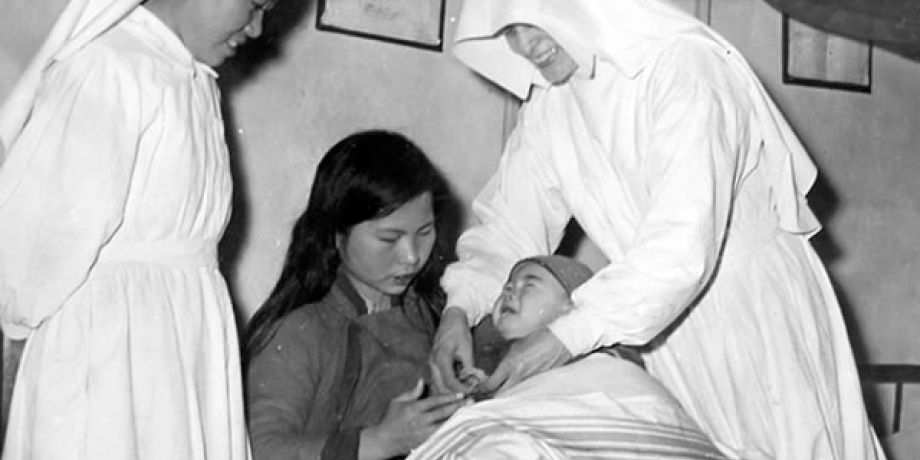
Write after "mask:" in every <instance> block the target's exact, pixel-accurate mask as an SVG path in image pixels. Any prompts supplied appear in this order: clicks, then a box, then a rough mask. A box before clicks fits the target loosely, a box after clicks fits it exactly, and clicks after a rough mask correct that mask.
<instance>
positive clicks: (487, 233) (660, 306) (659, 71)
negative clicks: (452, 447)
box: [432, 0, 884, 460]
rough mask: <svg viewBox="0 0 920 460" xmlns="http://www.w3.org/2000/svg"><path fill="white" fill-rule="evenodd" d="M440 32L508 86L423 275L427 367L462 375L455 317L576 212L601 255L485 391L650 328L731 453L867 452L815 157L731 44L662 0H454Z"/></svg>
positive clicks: (681, 394) (654, 360) (645, 336)
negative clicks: (479, 167)
mask: <svg viewBox="0 0 920 460" xmlns="http://www.w3.org/2000/svg"><path fill="white" fill-rule="evenodd" d="M455 53H456V55H457V57H458V58H459V59H460V60H461V61H462V62H463V63H465V64H466V65H468V66H469V67H470V68H472V69H473V70H475V71H476V72H478V73H480V74H482V75H483V76H485V77H486V78H488V79H490V80H492V81H494V82H495V83H497V84H499V85H501V86H502V87H504V88H505V89H507V90H508V91H510V92H511V93H513V94H515V95H516V96H518V97H519V98H521V99H522V100H523V101H524V104H523V106H522V108H521V110H520V113H519V120H518V124H517V126H516V127H515V129H514V131H513V133H512V134H511V136H510V139H509V141H508V143H507V145H506V146H505V150H504V153H503V155H502V158H501V162H500V165H499V167H498V171H497V172H496V173H495V175H494V176H493V177H492V178H491V180H490V181H489V182H488V184H487V185H486V186H485V188H484V189H483V190H482V191H481V193H480V194H479V195H478V197H477V198H476V200H475V202H474V204H473V209H474V212H475V215H476V217H477V218H478V219H479V222H480V223H479V224H478V225H476V226H474V227H472V228H471V229H469V230H467V231H466V232H465V233H464V234H463V235H462V236H461V238H460V240H459V243H458V255H459V261H458V262H456V263H455V264H453V265H451V266H450V267H449V268H448V270H447V272H446V274H445V275H444V278H443V281H442V285H443V286H444V288H445V290H446V292H447V294H448V308H447V309H446V311H445V314H444V317H443V322H442V325H441V327H440V330H439V332H438V335H437V338H436V340H435V345H434V348H433V351H432V371H433V376H434V381H435V384H436V386H439V387H441V388H442V389H450V390H452V391H458V390H463V388H462V386H461V385H460V384H458V382H457V381H456V380H455V378H454V376H453V372H452V367H451V365H452V362H453V361H455V360H459V361H460V362H461V363H462V365H463V366H472V365H473V363H472V362H471V356H470V355H471V354H470V348H469V343H470V335H469V329H468V326H469V325H472V324H476V323H478V322H479V321H480V320H481V319H482V318H484V317H485V316H486V314H487V313H488V312H489V306H490V301H491V299H493V298H494V297H495V295H496V294H497V293H498V292H499V291H500V289H501V285H502V281H503V277H502V275H503V274H504V273H506V272H507V271H508V269H509V268H510V267H511V265H512V264H513V263H514V262H515V261H516V260H518V259H520V258H523V257H527V256H531V255H535V254H548V253H551V252H553V251H554V250H555V249H556V248H557V246H558V244H559V242H560V239H561V237H562V234H563V230H564V228H565V226H566V224H567V222H568V221H569V219H570V218H573V217H574V218H575V219H576V220H577V221H578V223H579V224H580V225H581V227H582V228H583V229H584V230H585V232H586V234H587V236H588V237H590V238H591V240H592V241H593V242H594V243H595V244H596V245H597V246H598V247H599V248H600V249H601V251H602V252H603V253H604V255H605V256H606V257H607V259H608V260H609V264H607V265H606V266H604V267H602V268H601V269H600V270H598V271H597V273H596V274H595V275H594V277H593V278H592V279H591V280H589V281H588V282H586V283H585V284H584V285H582V286H581V287H579V288H578V289H577V290H575V292H574V293H573V301H574V304H575V307H576V308H575V309H574V310H573V311H572V312H571V313H569V314H567V315H565V316H562V317H561V318H559V319H557V320H555V321H554V322H553V323H551V324H550V325H549V327H548V328H547V329H546V330H544V331H543V332H542V333H538V334H534V335H533V336H532V337H531V338H528V339H527V340H522V341H519V342H518V343H517V344H515V346H514V347H512V349H511V350H510V352H509V354H508V355H507V356H506V358H505V359H504V361H503V362H502V363H501V364H500V365H499V367H498V369H496V371H495V372H494V373H493V375H492V376H491V378H490V379H489V380H488V381H487V382H486V385H485V387H486V389H487V390H488V389H495V388H497V387H500V386H504V387H509V386H511V385H513V384H515V383H517V382H519V381H521V380H522V379H524V378H526V377H527V376H529V375H532V374H535V373H538V372H541V371H544V370H546V369H549V368H552V367H555V366H558V365H560V364H561V363H564V362H566V361H567V360H569V359H571V358H572V357H573V356H579V355H583V354H585V353H587V352H589V351H591V350H593V349H596V348H598V347H602V346H608V345H612V344H615V343H623V344H629V345H645V344H650V349H651V351H650V352H649V353H648V354H647V356H646V360H647V364H648V368H649V371H650V372H651V373H652V374H653V375H655V376H656V377H658V378H659V379H660V380H661V381H662V382H663V383H664V384H665V386H667V387H668V389H669V390H670V391H671V392H673V393H674V394H675V395H676V396H677V398H678V399H679V400H680V401H681V403H682V404H683V405H684V407H685V408H686V410H687V411H688V412H689V413H690V415H691V416H692V417H694V418H695V419H696V420H697V421H698V423H699V424H700V425H701V427H702V428H703V429H704V431H706V432H707V433H708V434H709V435H710V436H712V437H713V438H714V439H715V440H716V441H717V442H718V443H719V445H720V446H723V447H725V448H726V450H727V451H729V452H730V453H732V454H733V455H735V456H738V457H741V458H746V459H767V458H770V459H790V460H791V459H819V458H820V459H852V460H857V459H858V460H865V459H877V458H884V454H883V452H882V451H881V449H880V448H879V443H878V440H877V438H876V435H875V434H874V431H873V429H872V427H871V426H870V424H869V423H868V420H867V417H866V413H865V409H864V405H863V402H862V397H861V392H860V385H859V380H858V376H857V373H856V367H855V364H854V361H853V355H852V351H851V347H850V344H849V341H848V338H847V331H846V329H845V325H844V322H843V319H842V316H841V312H840V308H839V305H838V302H837V299H836V296H835V294H834V291H833V289H832V287H831V284H830V282H829V280H828V276H827V274H826V271H825V268H824V267H823V265H822V263H821V261H820V260H819V258H818V257H817V255H816V254H815V252H814V250H813V249H812V247H811V245H810V243H809V237H811V236H812V235H814V234H815V233H816V232H817V231H818V230H819V229H820V224H819V223H818V221H817V220H816V218H815V217H814V215H813V214H812V212H811V211H810V209H809V207H808V204H807V201H806V197H805V195H806V193H807V192H808V190H809V188H810V187H811V186H812V184H813V182H814V179H815V175H816V171H815V167H814V165H813V163H812V161H811V160H810V159H809V157H808V155H807V153H806V152H805V150H804V149H803V147H802V145H801V144H800V142H799V141H798V140H797V138H796V136H795V134H794V133H793V132H792V130H791V128H790V127H789V125H788V124H787V123H786V121H785V120H784V118H783V116H782V115H781V113H780V112H779V110H778V109H777V107H776V106H775V105H774V103H773V102H772V101H771V99H770V97H769V96H768V95H767V93H766V92H765V90H764V88H763V87H762V85H761V84H760V83H759V81H758V80H757V78H756V77H755V75H754V73H753V72H752V70H751V69H750V67H749V66H748V64H747V63H746V62H745V61H744V59H743V58H742V56H741V55H740V54H739V53H738V51H737V50H736V49H735V48H734V47H732V46H731V45H730V44H729V43H727V42H726V41H725V40H724V39H723V38H721V37H720V36H719V35H717V34H716V33H715V32H714V31H712V30H711V29H709V28H708V27H707V26H706V25H704V24H702V23H701V22H699V21H697V20H696V19H694V18H692V17H690V16H689V15H686V14H684V13H682V12H680V11H678V10H677V9H675V8H673V7H672V6H670V5H666V4H664V3H662V2H661V1H659V0H505V1H493V0H466V1H465V4H464V6H463V10H462V13H461V17H460V20H459V23H458V26H457V37H456V45H455Z"/></svg>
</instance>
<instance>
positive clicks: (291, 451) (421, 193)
mask: <svg viewBox="0 0 920 460" xmlns="http://www.w3.org/2000/svg"><path fill="white" fill-rule="evenodd" d="M446 202H447V187H446V184H445V183H444V181H443V179H442V177H441V176H440V174H439V173H438V171H437V170H436V169H435V167H434V166H433V165H432V164H431V163H430V161H429V160H428V159H427V157H426V156H425V155H424V153H423V152H422V151H421V150H420V149H419V148H418V147H417V146H415V145H414V144H413V143H412V142H411V141H409V140H408V139H406V138H405V137H404V136H402V135H400V134H397V133H393V132H389V131H379V130H377V131H364V132H359V133H356V134H353V135H351V136H348V137H346V138H345V139H343V140H342V141H340V142H339V143H337V144H336V145H335V146H333V147H332V149H331V150H330V151H329V152H328V153H327V154H326V155H325V156H324V157H323V159H322V160H321V161H320V163H319V166H318V167H317V171H316V176H315V179H314V182H313V186H312V190H311V193H310V199H309V203H308V204H307V209H306V211H305V212H304V213H303V214H302V215H301V216H300V218H299V219H298V220H297V222H296V224H295V226H294V229H293V232H292V235H291V242H290V246H289V248H288V252H287V256H286V260H285V262H284V267H283V269H282V272H281V276H280V278H279V280H278V282H277V284H276V285H275V287H274V289H273V290H272V292H271V295H270V296H269V297H268V299H267V300H266V301H265V303H264V304H263V305H262V307H261V308H260V309H259V310H258V312H256V314H255V316H253V318H252V320H251V321H250V324H249V328H248V337H247V340H246V356H247V358H248V360H249V362H248V369H247V375H248V382H247V383H248V408H249V417H250V433H251V437H252V442H253V450H254V454H255V457H256V459H259V460H264V459H280V458H286V459H287V458H330V459H349V458H368V459H373V458H390V457H393V456H397V455H403V454H406V453H408V451H409V449H411V448H413V447H414V446H416V445H417V444H418V443H420V442H421V441H422V440H424V439H425V437H427V436H428V434H430V433H431V432H432V431H433V430H434V428H436V426H437V425H438V424H439V423H440V422H441V421H443V419H445V418H446V417H447V416H449V415H450V414H452V413H453V412H454V411H455V410H456V409H457V408H458V407H459V406H460V405H462V404H463V400H462V397H461V396H459V395H442V396H435V397H427V398H422V397H421V396H422V394H423V391H424V385H423V381H424V380H425V379H426V378H427V356H428V351H429V349H430V346H431V340H432V338H433V335H434V331H435V328H436V326H437V325H436V321H437V316H438V313H439V309H440V308H441V307H442V306H443V303H444V294H443V292H442V291H441V288H440V287H439V285H438V280H439V278H440V275H441V273H442V271H443V267H444V264H445V262H446V261H445V258H446V256H445V254H447V250H448V248H449V244H448V243H449V242H447V241H444V240H445V238H444V237H443V236H442V237H439V236H438V235H439V233H438V231H439V230H440V227H441V226H442V223H443V221H444V217H445V210H444V206H445V204H446Z"/></svg>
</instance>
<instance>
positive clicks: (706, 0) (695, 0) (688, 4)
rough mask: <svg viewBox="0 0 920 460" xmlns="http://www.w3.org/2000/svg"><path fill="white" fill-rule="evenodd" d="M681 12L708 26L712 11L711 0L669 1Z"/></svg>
mask: <svg viewBox="0 0 920 460" xmlns="http://www.w3.org/2000/svg"><path fill="white" fill-rule="evenodd" d="M671 1H672V3H674V4H675V6H677V7H678V8H680V9H681V10H683V11H685V12H687V13H689V14H692V15H693V16H696V18H697V19H699V20H700V21H703V22H704V23H706V24H709V20H710V14H711V11H712V3H711V2H712V0H671Z"/></svg>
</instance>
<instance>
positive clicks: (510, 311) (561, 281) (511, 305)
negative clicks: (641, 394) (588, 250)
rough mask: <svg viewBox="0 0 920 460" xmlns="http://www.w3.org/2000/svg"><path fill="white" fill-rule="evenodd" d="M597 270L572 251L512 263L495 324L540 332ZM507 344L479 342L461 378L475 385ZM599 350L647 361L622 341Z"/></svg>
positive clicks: (503, 331) (505, 332)
mask: <svg viewBox="0 0 920 460" xmlns="http://www.w3.org/2000/svg"><path fill="white" fill-rule="evenodd" d="M593 274H594V273H593V272H592V271H591V269H590V268H589V267H588V266H587V265H585V264H583V263H581V262H579V261H577V260H575V259H573V258H571V257H566V256H561V255H548V256H533V257H527V258H525V259H521V260H520V261H518V262H517V263H516V264H514V266H513V267H512V268H511V270H510V272H509V275H508V281H506V282H505V286H504V288H503V289H502V293H501V295H499V297H498V299H496V300H495V304H494V305H493V307H492V324H491V326H492V327H494V328H495V330H496V332H497V334H498V335H499V336H500V337H501V338H502V339H504V340H505V341H512V340H515V339H520V338H523V337H526V336H527V335H528V334H531V333H533V332H536V331H537V330H539V329H541V328H542V327H544V326H546V325H547V324H549V323H550V322H552V321H553V320H554V319H556V318H558V317H559V316H562V315H563V314H565V313H566V312H568V311H569V310H571V309H572V308H573V307H574V305H573V304H572V299H571V296H572V292H573V291H575V289H576V288H578V287H579V286H581V285H582V284H583V283H584V282H585V281H588V279H590V278H591V276H593ZM478 339H479V337H477V340H478ZM507 345H508V343H496V342H495V340H492V341H491V342H490V343H489V344H485V345H484V346H480V347H479V348H478V349H479V351H477V363H478V364H479V366H480V368H468V369H459V370H458V376H459V377H460V380H461V381H462V382H464V383H465V384H466V385H467V386H469V387H471V388H472V387H475V386H476V384H478V383H481V382H482V381H484V380H485V379H486V373H487V372H491V371H492V370H493V369H492V368H493V367H494V365H495V364H496V363H497V361H498V360H499V359H500V356H496V354H501V353H503V352H504V351H505V350H506V349H507ZM483 350H484V351H483ZM598 352H603V353H607V354H610V355H613V356H617V357H620V358H623V359H626V360H629V361H631V362H633V363H635V364H638V365H639V366H641V367H644V365H643V363H642V358H641V356H640V354H639V352H638V351H636V350H635V349H634V348H632V347H626V346H622V345H617V346H613V347H608V348H604V349H601V350H598ZM482 358H485V359H482ZM480 361H487V362H484V363H480ZM483 369H484V370H485V371H486V372H484V371H483ZM473 396H474V398H475V399H481V398H483V397H484V396H485V395H482V394H480V393H476V392H474V393H473Z"/></svg>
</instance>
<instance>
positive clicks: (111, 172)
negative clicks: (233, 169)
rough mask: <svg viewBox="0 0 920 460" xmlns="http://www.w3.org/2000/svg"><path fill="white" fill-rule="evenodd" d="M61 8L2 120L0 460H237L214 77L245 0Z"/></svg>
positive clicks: (242, 439)
mask: <svg viewBox="0 0 920 460" xmlns="http://www.w3.org/2000/svg"><path fill="white" fill-rule="evenodd" d="M140 3H142V2H141V1H140V0H71V1H70V2H69V3H68V4H67V5H66V6H65V7H64V9H63V11H62V12H61V14H60V16H59V17H58V19H57V21H56V22H55V24H54V26H53V28H52V29H51V31H50V33H49V34H48V36H47V38H46V39H45V41H44V44H43V45H42V47H41V48H40V49H39V51H38V53H37V54H36V56H35V57H34V58H33V60H32V61H31V62H30V64H29V65H28V66H27V68H26V70H25V72H24V74H23V75H22V76H21V78H20V80H19V83H18V84H17V85H16V86H15V88H14V90H13V92H12V93H11V95H10V96H9V98H8V99H7V101H5V102H4V104H3V108H2V112H0V141H2V144H3V145H4V150H5V151H6V159H5V161H4V162H3V164H2V166H0V222H2V225H0V321H2V326H3V332H4V334H6V335H7V336H8V337H11V338H14V339H26V340H27V342H26V345H25V348H24V349H23V354H22V362H21V364H20V368H19V371H18V375H17V380H16V383H15V388H14V390H13V401H12V405H11V412H10V417H9V424H8V429H7V433H6V445H5V446H4V452H3V458H4V459H6V460H19V459H39V460H42V459H108V458H111V459H196V460H198V459H217V460H243V459H246V458H248V457H249V446H248V441H247V436H246V428H245V420H244V411H243V400H242V388H241V386H242V385H241V375H240V364H239V352H238V344H237V333H236V326H235V323H234V313H233V307H232V305H231V302H230V297H229V295H228V292H227V288H226V285H225V282H224V278H223V277H222V276H221V273H220V272H219V270H218V268H217V257H216V250H217V243H218V241H219V240H220V237H221V234H222V232H223V230H224V227H225V224H226V222H227V219H228V217H229V212H230V197H231V178H230V171H229V166H228V157H227V144H226V142H225V138H224V127H223V120H222V117H221V112H220V104H219V92H218V88H217V84H216V76H217V75H216V73H215V72H214V70H212V67H213V66H217V65H219V64H220V63H221V62H223V61H224V59H226V58H227V57H229V56H231V55H232V54H233V52H234V50H235V49H236V47H237V46H238V45H240V44H242V43H243V42H244V41H246V40H247V39H250V38H255V37H258V35H259V34H260V32H261V21H262V17H263V14H264V10H265V9H266V8H267V7H269V6H270V5H267V4H265V3H264V2H258V1H256V2H251V1H250V0H226V1H220V2H212V1H206V0H147V1H146V2H143V3H144V4H143V5H140Z"/></svg>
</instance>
